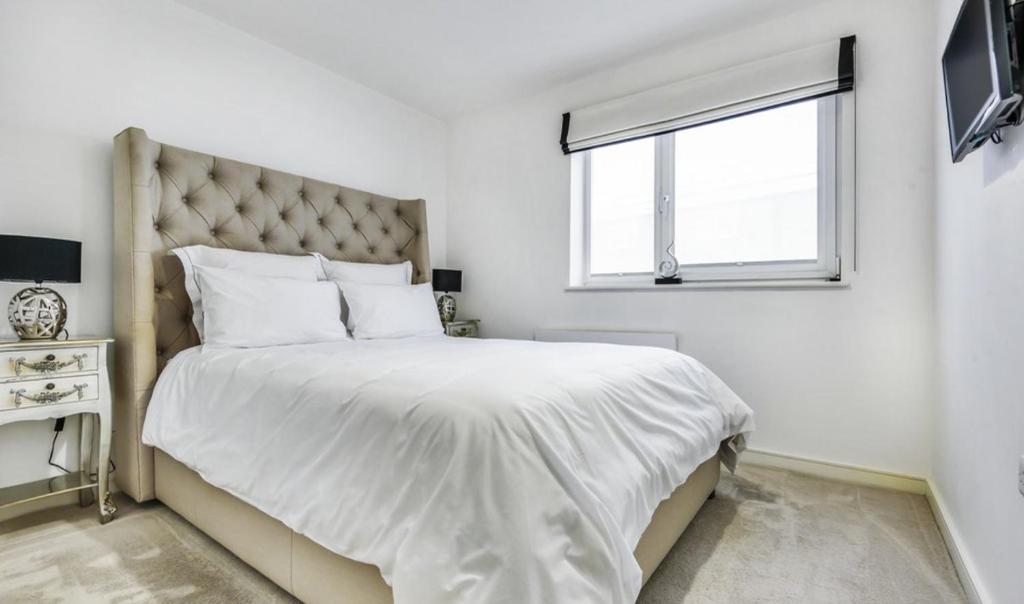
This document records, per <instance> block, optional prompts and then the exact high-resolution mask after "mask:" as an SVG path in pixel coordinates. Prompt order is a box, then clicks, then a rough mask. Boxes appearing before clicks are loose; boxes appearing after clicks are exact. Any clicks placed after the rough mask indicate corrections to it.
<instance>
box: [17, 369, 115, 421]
mask: <svg viewBox="0 0 1024 604" xmlns="http://www.w3.org/2000/svg"><path fill="white" fill-rule="evenodd" d="M97 398H99V377H98V376H97V375H96V374H92V375H78V376H69V377H54V378H37V379H32V380H22V381H19V382H8V383H6V384H4V385H3V392H0V413H2V412H4V411H10V410H12V409H17V408H19V407H20V408H22V409H24V408H25V407H36V406H39V405H60V404H64V403H77V402H80V401H94V400H96V399H97Z"/></svg>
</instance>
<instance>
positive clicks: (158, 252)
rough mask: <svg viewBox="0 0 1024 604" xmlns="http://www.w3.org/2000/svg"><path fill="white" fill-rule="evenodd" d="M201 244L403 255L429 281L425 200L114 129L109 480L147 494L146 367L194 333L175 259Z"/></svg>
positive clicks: (371, 257)
mask: <svg viewBox="0 0 1024 604" xmlns="http://www.w3.org/2000/svg"><path fill="white" fill-rule="evenodd" d="M195 244H203V245H210V246H216V247H224V248H231V249H237V250H248V251H259V252H271V253H276V254H293V255H297V254H307V253H310V252H319V253H321V254H323V255H324V256H326V257H328V258H331V259H337V260H348V261H353V262H379V263H397V262H402V261H404V260H410V261H412V264H413V282H414V283H422V282H425V281H429V280H430V254H429V249H428V245H427V218H426V204H425V202H424V201H423V200H422V199H408V200H399V199H392V198H389V197H381V196H379V195H373V194H372V193H365V192H363V191H356V190H354V189H348V188H345V187H341V186H338V185H332V184H329V183H325V182H321V181H318V180H312V179H309V178H303V177H301V176H295V175H292V174H285V173H283V172H277V171H275V170H270V169H267V168H261V167H259V166H253V165H249V164H243V163H240V162H237V161H232V160H229V159H223V158H220V157H215V156H212V155H207V154H205V153H197V152H195V151H188V150H185V149H180V148H178V147H172V146H170V145H165V144H162V143H158V142H156V141H152V140H150V139H149V138H148V137H147V136H146V132H145V131H144V130H140V129H138V128H128V129H127V130H125V131H123V132H121V133H120V134H118V135H117V136H116V137H114V335H115V337H116V338H117V342H116V345H115V359H114V360H115V363H114V366H115V397H114V457H115V461H116V463H117V484H118V486H120V487H121V489H122V490H123V491H124V492H126V493H127V494H128V495H130V496H131V497H132V498H134V499H135V500H136V501H145V500H147V499H152V498H153V496H154V493H153V451H152V449H150V448H149V447H146V446H144V445H143V444H142V442H141V440H140V439H141V436H142V423H143V420H144V419H145V415H146V407H147V405H148V404H149V397H150V395H151V394H152V391H153V385H154V383H155V382H156V378H157V376H158V375H159V373H160V370H161V369H163V367H164V365H165V364H166V363H167V361H168V360H170V358H171V357H173V356H174V355H175V354H176V353H177V352H178V351H180V350H183V349H185V348H188V347H190V346H194V345H196V344H198V343H199V339H198V336H197V334H196V331H195V328H194V327H193V326H192V320H191V316H192V304H191V302H190V301H189V299H188V296H187V294H186V293H185V286H184V280H183V273H182V267H181V263H180V262H179V261H178V259H177V257H176V256H174V255H173V254H168V252H169V251H170V250H171V249H173V248H176V247H181V246H186V245H195Z"/></svg>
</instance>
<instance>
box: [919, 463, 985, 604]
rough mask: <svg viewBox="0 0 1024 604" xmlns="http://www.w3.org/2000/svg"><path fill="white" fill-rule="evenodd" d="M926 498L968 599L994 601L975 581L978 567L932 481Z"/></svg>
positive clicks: (982, 602)
mask: <svg viewBox="0 0 1024 604" xmlns="http://www.w3.org/2000/svg"><path fill="white" fill-rule="evenodd" d="M925 497H927V498H928V505H930V506H931V508H932V514H933V515H934V516H935V522H936V523H937V524H938V525H939V532H940V533H942V539H943V541H945V542H946V549H947V550H949V557H950V558H951V559H952V560H953V567H954V568H956V574H957V576H959V577H960V584H961V585H963V587H964V592H965V593H966V594H967V599H968V600H969V601H970V602H971V604H989V603H990V602H992V601H993V600H992V598H990V597H989V596H988V592H986V591H985V589H984V587H983V586H982V584H981V583H980V582H978V581H975V577H977V576H978V572H977V567H976V566H975V565H974V563H973V562H972V561H971V557H970V556H968V555H967V548H965V547H964V543H963V537H961V536H960V531H958V530H957V528H956V525H955V524H954V523H953V522H952V517H951V516H950V515H949V513H948V512H947V508H946V505H945V504H944V503H943V499H942V496H941V495H940V494H939V492H938V490H937V489H935V485H934V484H932V481H930V480H929V481H928V492H927V493H925Z"/></svg>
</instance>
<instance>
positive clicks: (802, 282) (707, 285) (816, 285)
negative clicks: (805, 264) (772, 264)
mask: <svg viewBox="0 0 1024 604" xmlns="http://www.w3.org/2000/svg"><path fill="white" fill-rule="evenodd" d="M849 287H850V280H849V279H843V280H842V281H818V280H811V279H781V280H768V279H766V280H763V281H690V282H687V283H679V284H672V285H655V284H653V283H640V282H630V283H592V284H589V285H569V286H567V287H566V288H565V291H567V292H621V291H627V292H629V291H636V292H641V291H643V292H652V291H680V290H688V289H711V290H734V289H777V290H781V289H806V290H811V289H847V288H849Z"/></svg>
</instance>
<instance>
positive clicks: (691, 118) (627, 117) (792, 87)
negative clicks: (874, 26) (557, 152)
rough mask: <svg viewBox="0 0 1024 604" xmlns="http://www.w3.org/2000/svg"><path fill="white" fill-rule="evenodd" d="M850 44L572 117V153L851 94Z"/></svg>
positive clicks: (566, 132) (568, 117)
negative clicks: (747, 114)
mask: <svg viewBox="0 0 1024 604" xmlns="http://www.w3.org/2000/svg"><path fill="white" fill-rule="evenodd" d="M854 40H855V39H854V37H853V36H849V37H847V38H843V39H842V40H836V41H835V42H829V43H826V44H821V45H818V46H813V47H810V48H805V49H801V50H797V51H793V52H789V53H786V54H782V55H776V56H773V57H769V58H765V59H761V60H758V61H754V62H752V63H747V64H745V65H739V66H736V67H732V68H729V69H725V70H723V71H718V72H714V73H710V74H706V75H703V76H698V77H695V78H690V79H687V80H683V81H680V82H675V83H672V84H668V85H665V86H661V87H658V88H653V89H651V90H645V91H643V92H638V93H635V94H631V95H628V96H624V97H620V98H617V99H612V100H610V101H605V102H603V103H599V104H597V105H591V106H589V107H583V108H581V109H577V110H574V111H570V112H568V113H566V114H564V115H563V116H562V120H563V121H562V140H561V144H562V150H563V151H564V152H565V153H574V152H576V151H583V150H586V149H592V148H594V147H600V146H603V145H608V144H611V143H617V142H622V141H625V140H630V139H635V138H641V137H645V136H652V135H655V134H662V133H664V132H671V131H674V130H681V129H683V128H687V127H690V126H695V125H697V124H701V123H706V122H712V121H715V120H719V119H722V118H726V117H732V116H736V115H742V114H744V113H751V112H754V111H758V110H761V109H766V108H768V107H774V106H777V105H783V104H786V103H791V102H794V101H798V100H803V99H809V98H814V97H820V96H824V95H828V94H837V93H839V92H844V91H846V90H852V89H853V44H854Z"/></svg>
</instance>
